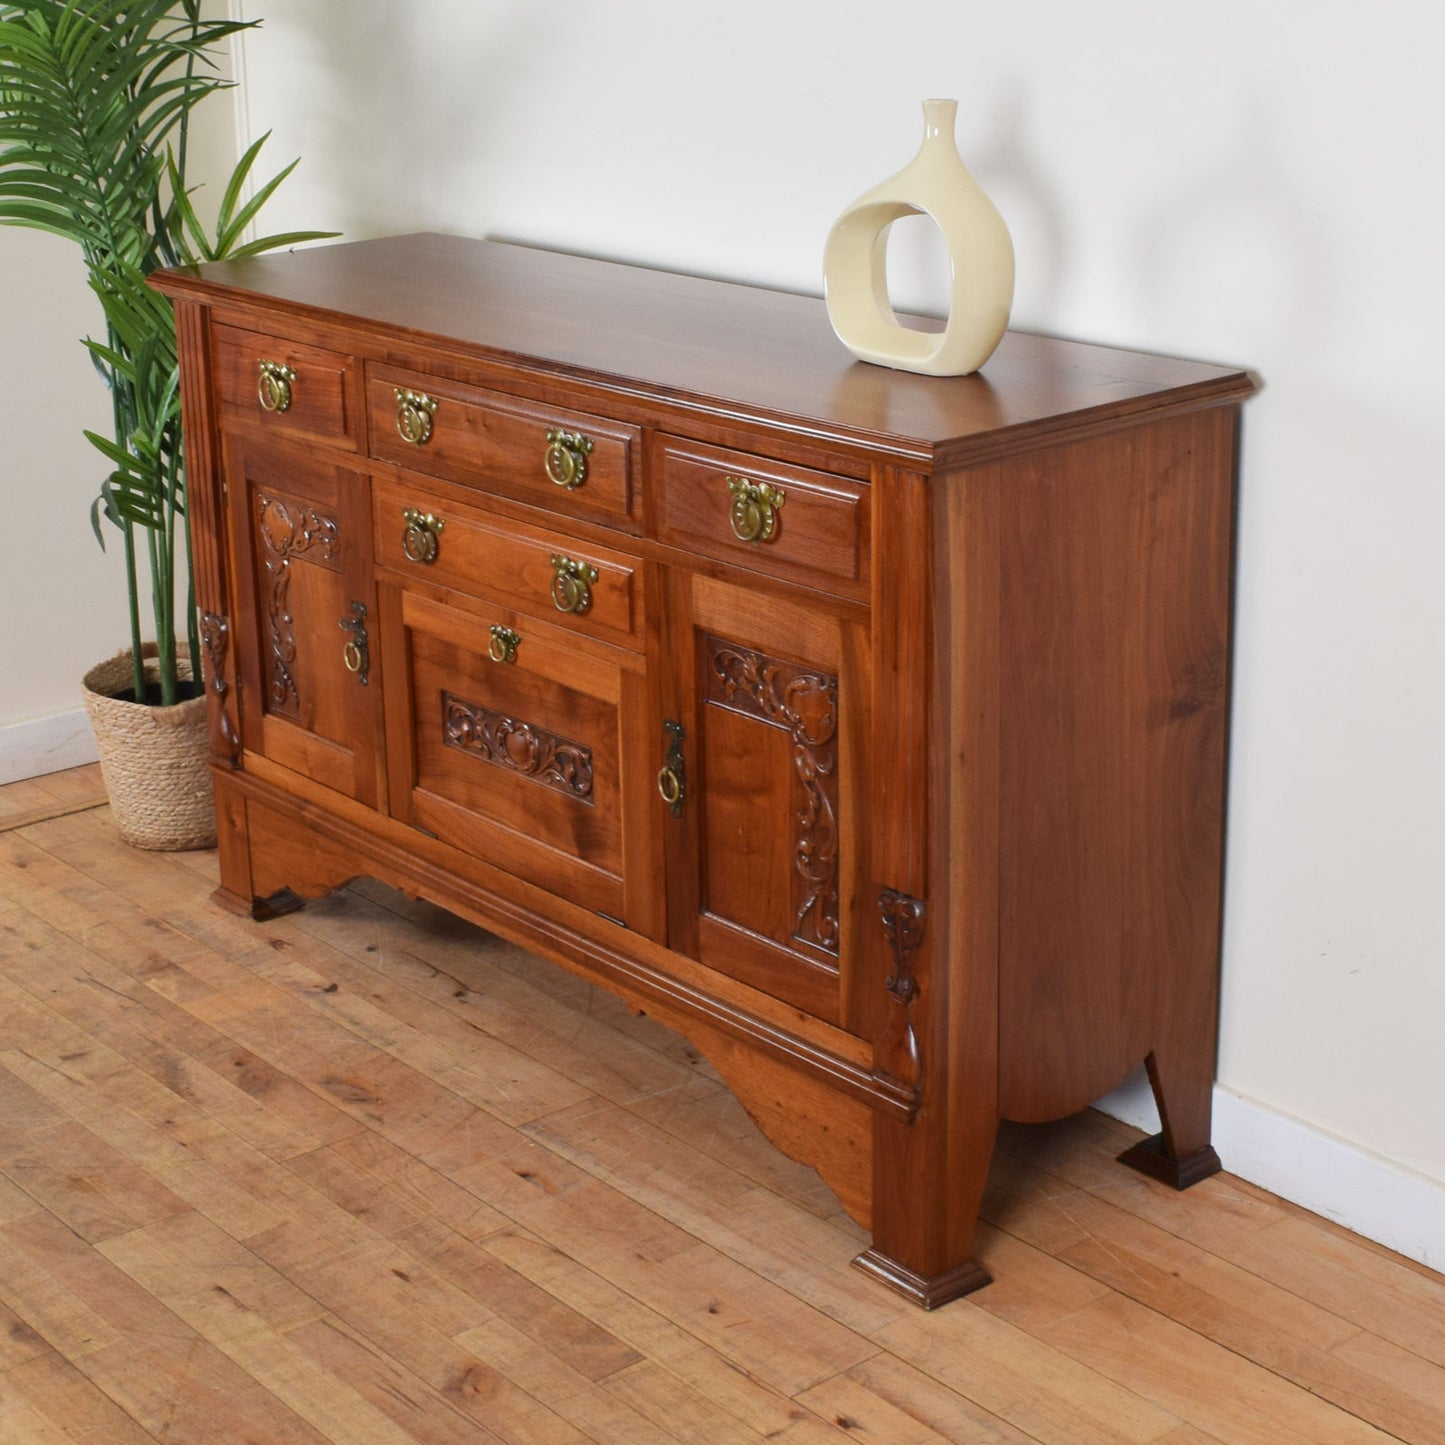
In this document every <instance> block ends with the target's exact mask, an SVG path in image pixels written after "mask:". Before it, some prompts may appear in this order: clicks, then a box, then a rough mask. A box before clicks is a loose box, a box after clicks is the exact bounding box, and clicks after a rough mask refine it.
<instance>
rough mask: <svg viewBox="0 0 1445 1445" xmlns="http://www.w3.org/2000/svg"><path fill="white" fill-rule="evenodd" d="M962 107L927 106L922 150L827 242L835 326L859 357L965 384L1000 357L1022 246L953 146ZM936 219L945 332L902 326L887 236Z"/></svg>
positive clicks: (860, 202)
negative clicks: (944, 278)
mask: <svg viewBox="0 0 1445 1445" xmlns="http://www.w3.org/2000/svg"><path fill="white" fill-rule="evenodd" d="M957 110H958V102H957V101H955V100H925V101H924V102H923V144H922V146H920V147H919V151H918V154H917V155H916V156H914V158H913V159H912V160H911V161H909V163H908V164H907V165H906V166H904V168H903V169H902V170H901V171H899V172H898V174H897V175H896V176H893V177H891V178H890V179H889V180H886V181H884V182H883V184H882V185H879V186H874V188H873V189H872V190H871V191H868V192H867V193H866V194H865V195H862V196H860V197H859V198H858V199H857V200H856V201H854V202H853V204H852V205H851V206H849V207H848V209H847V210H846V211H844V212H843V214H842V215H841V216H839V217H838V220H837V222H836V223H835V224H834V226H833V229H832V231H830V232H829V234H828V244H827V245H826V247H824V250H823V284H824V287H825V292H826V295H827V300H828V319H829V320H830V321H831V322H832V323H833V330H834V331H836V332H837V333H838V339H839V340H840V341H841V342H842V343H843V345H844V346H846V347H847V348H848V349H849V350H850V351H851V352H852V353H853V354H854V356H856V357H858V358H859V359H860V360H862V361H871V362H874V363H876V364H877V365H879V366H892V367H896V368H898V369H899V370H901V371H921V372H925V373H926V374H928V375H930V376H963V375H966V374H967V373H968V372H971V371H977V370H978V369H979V367H980V366H982V365H983V364H984V362H985V361H987V360H988V358H989V357H990V356H991V355H992V354H993V349H994V347H996V346H997V345H998V343H999V341H1000V340H1001V339H1002V337H1003V334H1004V330H1005V329H1006V328H1007V326H1008V314H1009V307H1010V305H1011V304H1012V302H1013V291H1014V248H1013V242H1012V241H1011V240H1010V239H1009V233H1008V227H1007V226H1005V225H1004V223H1003V217H1002V216H1000V215H999V213H998V211H997V210H996V209H995V207H994V204H993V202H992V201H990V200H989V198H988V197H987V196H986V195H984V193H983V191H982V190H981V189H980V188H979V185H978V182H977V181H975V180H974V178H973V177H972V176H971V175H969V173H968V170H967V168H966V167H965V166H964V164H963V161H962V160H960V159H959V155H958V150H957V148H956V147H955V145H954V140H953V120H954V115H955V114H956V112H957ZM917 215H926V216H929V217H931V218H932V220H933V221H934V223H935V224H936V225H937V226H938V229H939V230H940V231H941V232H942V233H943V238H944V241H945V243H946V244H947V247H948V266H949V281H950V284H949V311H948V322H947V325H946V327H945V329H944V330H943V331H942V332H941V333H939V332H929V331H914V330H911V329H909V328H908V327H905V326H901V325H899V322H898V319H897V317H896V316H895V314H894V311H893V306H892V303H891V302H890V301H889V299H888V277H887V271H886V258H887V253H888V228H889V227H890V226H891V225H892V224H893V222H894V221H896V220H898V219H899V218H900V217H902V216H917Z"/></svg>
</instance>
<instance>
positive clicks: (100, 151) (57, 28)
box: [0, 0, 322, 700]
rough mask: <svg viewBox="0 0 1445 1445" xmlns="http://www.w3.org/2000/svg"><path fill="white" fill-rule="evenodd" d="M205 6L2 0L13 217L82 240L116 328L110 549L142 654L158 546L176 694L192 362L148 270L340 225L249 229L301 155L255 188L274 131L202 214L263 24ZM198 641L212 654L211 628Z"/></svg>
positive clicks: (7, 173)
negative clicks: (209, 171)
mask: <svg viewBox="0 0 1445 1445" xmlns="http://www.w3.org/2000/svg"><path fill="white" fill-rule="evenodd" d="M200 4H201V0H19V3H0V224H7V225H22V226H30V227H34V228H36V229H40V230H46V231H50V232H53V233H55V234H57V235H61V236H64V237H66V238H67V239H69V240H71V241H74V242H75V243H76V244H77V245H79V246H80V248H81V251H82V253H83V255H84V258H85V261H86V264H87V267H88V269H89V274H90V281H91V286H92V289H93V290H94V291H95V293H96V296H97V297H98V299H99V301H100V304H101V307H102V309H103V312H104V315H105V320H106V334H105V338H104V339H103V340H101V339H97V338H92V339H89V340H87V342H86V345H87V347H88V348H89V350H90V354H91V357H92V360H93V361H94V362H95V364H96V367H97V368H98V370H99V371H100V373H101V374H102V376H104V378H105V379H106V381H107V383H108V384H109V386H110V389H111V398H112V403H113V407H114V417H115V425H114V428H113V431H112V433H111V435H109V436H102V435H101V434H100V433H98V432H87V433H86V435H87V436H88V437H89V438H90V440H91V442H92V443H93V444H94V445H95V447H96V448H97V450H98V451H99V453H100V454H101V456H102V457H103V458H104V459H105V461H106V463H107V464H108V474H107V476H106V477H105V480H104V481H103V482H102V483H101V486H100V490H99V495H98V496H97V497H96V498H95V501H94V503H93V504H92V507H91V522H92V526H93V527H94V528H95V529H96V535H97V536H98V537H99V538H100V539H101V544H102V546H103V545H104V535H105V534H104V529H103V527H102V523H106V524H109V525H113V526H116V527H119V528H120V529H121V530H122V532H123V534H124V537H125V542H126V556H127V564H128V583H129V587H130V611H131V617H132V628H133V645H134V651H135V654H136V656H137V658H139V656H140V650H141V649H140V643H141V638H140V633H139V621H138V611H137V597H138V594H139V586H140V583H139V578H138V575H137V572H136V570H135V559H136V556H137V554H138V553H143V554H144V555H145V556H146V558H147V559H148V563H149V568H150V573H151V583H152V586H151V590H152V593H153V598H154V610H155V618H154V621H155V629H156V637H157V641H158V643H159V644H160V651H161V656H162V675H163V684H164V685H166V686H167V688H168V700H173V699H174V687H175V664H174V659H175V645H174V643H175V639H174V617H175V601H174V596H173V586H174V581H175V576H176V570H177V558H178V552H179V551H180V549H181V546H182V539H183V531H184V518H185V511H186V505H185V480H184V476H185V474H184V469H183V466H182V457H183V451H182V436H181V414H180V393H179V374H180V373H179V366H178V364H177V360H176V338H175V320H174V316H173V313H172V311H171V308H170V305H169V303H168V302H167V301H165V299H164V298H162V297H161V296H160V295H159V294H157V293H156V292H155V291H153V290H152V289H151V288H150V287H149V286H148V285H147V284H146V276H147V275H148V274H149V272H150V271H151V270H153V269H155V267H157V266H159V265H173V264H178V263H188V262H192V261H196V260H203V259H204V260H211V259H220V258H223V257H226V256H242V255H253V254H255V253H256V252H257V251H264V250H271V249H274V248H275V247H277V246H284V245H294V244H297V243H298V242H301V241H306V240H312V239H316V238H317V237H318V236H319V235H321V234H322V233H319V232H290V233H287V234H285V235H281V236H268V237H262V238H260V239H255V240H249V241H248V240H245V239H244V238H245V235H246V233H247V231H248V230H249V229H250V228H251V227H252V226H253V225H254V224H255V221H256V217H257V213H258V212H259V211H260V209H261V208H262V206H264V205H265V203H266V201H267V200H269V198H270V196H271V195H272V193H273V192H274V191H275V189H276V187H277V186H278V185H279V184H280V183H281V181H282V180H284V179H285V177H286V175H287V174H289V172H290V169H291V168H290V167H289V166H288V167H287V168H286V170H284V171H282V172H281V173H280V174H279V175H278V176H276V177H274V178H273V179H272V180H270V181H268V182H266V183H265V184H264V185H262V186H261V187H260V188H259V189H257V190H255V191H254V192H253V193H252V194H251V195H250V197H249V199H243V197H244V196H245V194H246V192H247V188H248V187H249V186H250V184H251V172H252V169H253V167H254V164H255V161H256V157H257V155H258V153H259V151H260V148H261V145H262V143H263V141H264V139H265V138H264V137H263V138H262V140H261V141H258V142H256V144H255V145H253V146H252V147H251V148H250V149H249V150H247V152H246V154H245V155H244V156H243V157H242V158H241V161H240V162H239V163H238V164H237V166H236V169H235V171H234V172H233V174H232V176H231V178H230V180H229V182H228V184H227V186H226V189H225V192H224V194H223V197H222V204H221V222H220V224H219V225H218V227H217V232H216V234H215V236H214V237H212V236H209V235H208V234H207V233H206V230H205V228H204V227H203V226H201V224H200V222H199V220H198V219H197V216H196V211H195V207H194V205H193V204H192V201H191V197H190V192H189V191H188V189H187V183H186V179H185V173H186V154H187V133H188V126H189V121H190V116H191V114H192V112H193V111H194V109H195V107H196V105H198V104H199V103H200V102H201V101H203V100H204V99H205V98H206V97H207V96H209V95H213V94H215V93H216V92H217V91H219V90H222V89H225V88H227V87H228V85H229V82H228V81H226V80H224V79H223V78H222V77H221V76H220V75H219V74H218V73H217V71H216V68H215V64H214V61H213V52H214V50H215V48H216V46H218V45H219V44H221V43H222V42H224V41H225V40H226V39H228V38H229V37H230V36H232V35H235V34H237V33H239V32H241V31H243V30H247V29H250V28H252V27H253V26H254V24H255V23H256V22H254V21H249V22H248V21H231V20H218V21H211V20H204V21H203V20H202V18H201V15H200ZM178 528H179V530H178ZM192 648H193V655H194V654H198V652H199V644H198V641H197V640H196V638H195V633H194V627H192ZM138 687H139V683H138Z"/></svg>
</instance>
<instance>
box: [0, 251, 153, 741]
mask: <svg viewBox="0 0 1445 1445" xmlns="http://www.w3.org/2000/svg"><path fill="white" fill-rule="evenodd" d="M0 275H3V276H4V277H5V303H4V318H5V320H4V332H3V335H4V343H3V345H0V617H3V618H4V622H3V624H0V728H4V727H5V726H6V725H7V724H15V723H18V722H21V721H23V720H29V719H35V718H44V717H48V716H51V715H53V714H59V713H65V712H68V711H70V710H72V709H75V708H78V707H79V706H80V679H81V677H82V675H83V674H84V673H85V672H86V670H87V669H88V668H90V667H93V666H94V665H95V664H96V663H97V662H99V661H101V660H102V659H103V658H106V657H109V656H110V655H111V654H112V653H114V652H117V651H119V650H120V649H121V648H122V647H125V646H127V645H128V639H129V631H128V625H127V622H126V613H125V583H124V568H123V566H122V565H121V558H120V553H119V551H118V550H117V549H116V548H115V547H114V545H113V543H108V545H110V546H111V548H112V554H113V555H110V556H106V557H102V555H101V552H100V548H99V546H98V545H97V543H96V540H95V537H94V535H93V534H92V532H91V530H90V516H89V510H88V509H89V506H90V502H91V499H92V498H93V497H94V496H95V494H96V493H97V492H98V491H99V489H100V482H101V478H102V477H103V476H104V475H105V471H106V467H105V463H104V461H103V459H102V458H101V456H100V453H99V452H97V451H95V450H94V448H93V447H92V446H91V445H90V443H89V442H88V441H86V440H85V438H84V437H83V436H82V435H81V430H82V428H83V427H90V428H92V429H94V430H97V431H104V430H105V428H106V427H107V426H108V424H109V422H110V400H109V398H108V396H107V394H106V391H105V388H104V386H103V385H102V384H101V381H100V378H99V377H98V376H97V375H96V373H95V369H94V368H93V367H92V366H91V364H90V358H89V356H88V354H87V353H86V351H85V349H84V347H82V346H81V344H80V338H81V337H82V336H84V335H85V334H86V332H88V331H93V330H95V329H96V327H97V325H98V324H99V316H100V306H99V303H98V302H96V301H95V299H94V297H93V296H92V295H91V293H90V289H89V287H87V286H86V284H85V271H84V267H83V266H82V264H81V260H80V252H79V251H78V250H77V249H76V248H75V247H73V246H69V245H67V244H66V243H65V242H63V241H61V240H60V239H59V238H57V237H53V236H46V235H40V234H38V233H36V232H33V231H22V230H18V229H15V228H12V227H8V226H5V227H0Z"/></svg>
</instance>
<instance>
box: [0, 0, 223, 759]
mask: <svg viewBox="0 0 1445 1445" xmlns="http://www.w3.org/2000/svg"><path fill="white" fill-rule="evenodd" d="M217 6H220V7H221V10H222V12H223V11H224V6H223V5H221V0H215V3H214V4H211V5H210V6H209V8H211V9H215V8H216V7H217ZM232 99H233V98H232V97H227V96H216V97H213V98H212V99H211V101H210V102H209V104H208V106H206V107H203V108H201V109H200V110H198V111H197V112H196V123H195V124H194V126H193V127H192V131H191V143H192V153H191V160H190V170H191V176H192V180H193V182H196V183H200V184H202V186H203V190H202V191H201V193H200V195H199V196H198V205H199V207H200V209H201V211H202V214H203V215H209V214H210V213H211V211H210V209H209V208H210V207H213V206H214V205H215V204H216V203H218V201H219V192H220V189H221V187H220V186H219V185H218V184H217V181H218V180H219V179H221V178H223V177H224V176H226V175H228V174H229V173H230V169H231V166H232V165H233V164H234V156H235V154H236V150H235V146H236V127H235V107H234V105H233V103H232ZM207 182H209V184H206V183H207ZM0 277H3V278H4V305H3V311H0V315H3V329H0V339H3V341H0V783H5V782H9V781H12V780H13V779H15V778H17V777H27V776H32V775H35V774H38V773H43V772H48V771H51V770H53V769H55V768H63V767H70V766H73V765H75V764H76V763H80V762H86V761H89V760H90V759H92V758H94V756H95V744H94V741H93V739H92V738H91V736H90V731H89V726H88V724H87V723H86V722H85V719H84V715H83V713H82V712H81V695H80V680H81V678H82V677H83V676H84V675H85V673H86V672H87V671H89V669H90V668H92V667H93V666H94V665H95V664H96V663H97V662H100V661H103V660H104V659H105V658H107V657H110V656H112V655H113V654H115V653H117V652H120V651H121V650H123V649H125V648H128V647H129V646H130V621H129V615H128V612H127V604H126V587H125V565H124V560H123V553H122V550H121V534H120V533H119V532H118V531H117V530H116V529H115V528H114V527H112V526H110V525H109V524H103V531H104V534H105V538H106V543H105V545H106V550H105V552H104V553H102V551H101V548H100V544H99V543H98V542H97V541H96V540H95V534H94V532H93V531H92V530H91V525H90V504H91V501H92V500H93V499H94V498H95V496H96V494H97V493H98V492H99V490H100V484H101V482H102V481H103V480H104V478H105V476H106V473H107V471H108V467H107V465H106V462H105V459H104V458H103V457H102V456H101V455H100V453H99V452H98V451H96V450H95V448H94V447H92V446H91V444H90V443H89V442H88V441H86V439H85V437H84V435H83V432H84V430H85V429H86V428H89V429H90V430H92V431H97V432H100V433H102V434H107V433H108V432H109V431H110V428H111V409H110V397H109V394H108V393H107V391H106V389H105V386H104V383H103V382H102V381H101V379H100V377H99V375H97V373H96V371H95V368H94V367H93V366H92V364H91V361H90V355H89V353H88V352H87V351H86V349H85V347H84V346H83V345H82V344H81V338H82V337H85V336H87V335H99V334H101V333H102V330H103V327H104V324H105V320H104V316H103V315H102V313H101V309H100V303H99V302H98V301H97V300H96V299H95V297H94V295H93V294H92V293H91V290H90V288H89V286H88V285H87V284H86V279H85V268H84V264H83V262H82V260H81V256H80V251H79V249H78V248H77V247H75V246H73V245H71V244H70V243H69V242H67V241H64V240H62V239H61V238H60V237H58V236H51V235H48V234H42V233H40V232H36V231H28V230H24V229H21V228H18V227H13V226H0ZM142 609H143V611H142V615H143V616H144V615H146V614H145V603H144V601H143V603H142ZM148 635H149V631H148Z"/></svg>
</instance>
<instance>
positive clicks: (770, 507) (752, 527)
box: [725, 477, 788, 542]
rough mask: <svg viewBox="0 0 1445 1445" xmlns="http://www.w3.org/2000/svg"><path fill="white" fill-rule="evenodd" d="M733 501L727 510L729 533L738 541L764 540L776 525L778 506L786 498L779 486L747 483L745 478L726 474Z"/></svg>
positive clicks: (770, 534) (766, 539)
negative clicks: (731, 532)
mask: <svg viewBox="0 0 1445 1445" xmlns="http://www.w3.org/2000/svg"><path fill="white" fill-rule="evenodd" d="M725 480H726V481H727V485H728V491H730V492H731V493H732V497H733V503H732V506H731V507H730V508H729V509H728V521H730V522H731V523H732V528H733V536H735V537H736V538H737V539H738V541H739V542H766V541H769V540H770V539H771V538H772V535H773V532H774V531H775V530H776V529H777V525H778V509H779V508H780V507H781V506H782V505H783V503H784V502H786V501H787V500H788V494H787V493H786V492H785V491H784V490H783V489H782V488H781V487H774V486H772V485H770V484H769V483H768V482H750V481H749V480H748V479H747V478H746V477H727V478H726V479H725Z"/></svg>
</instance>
